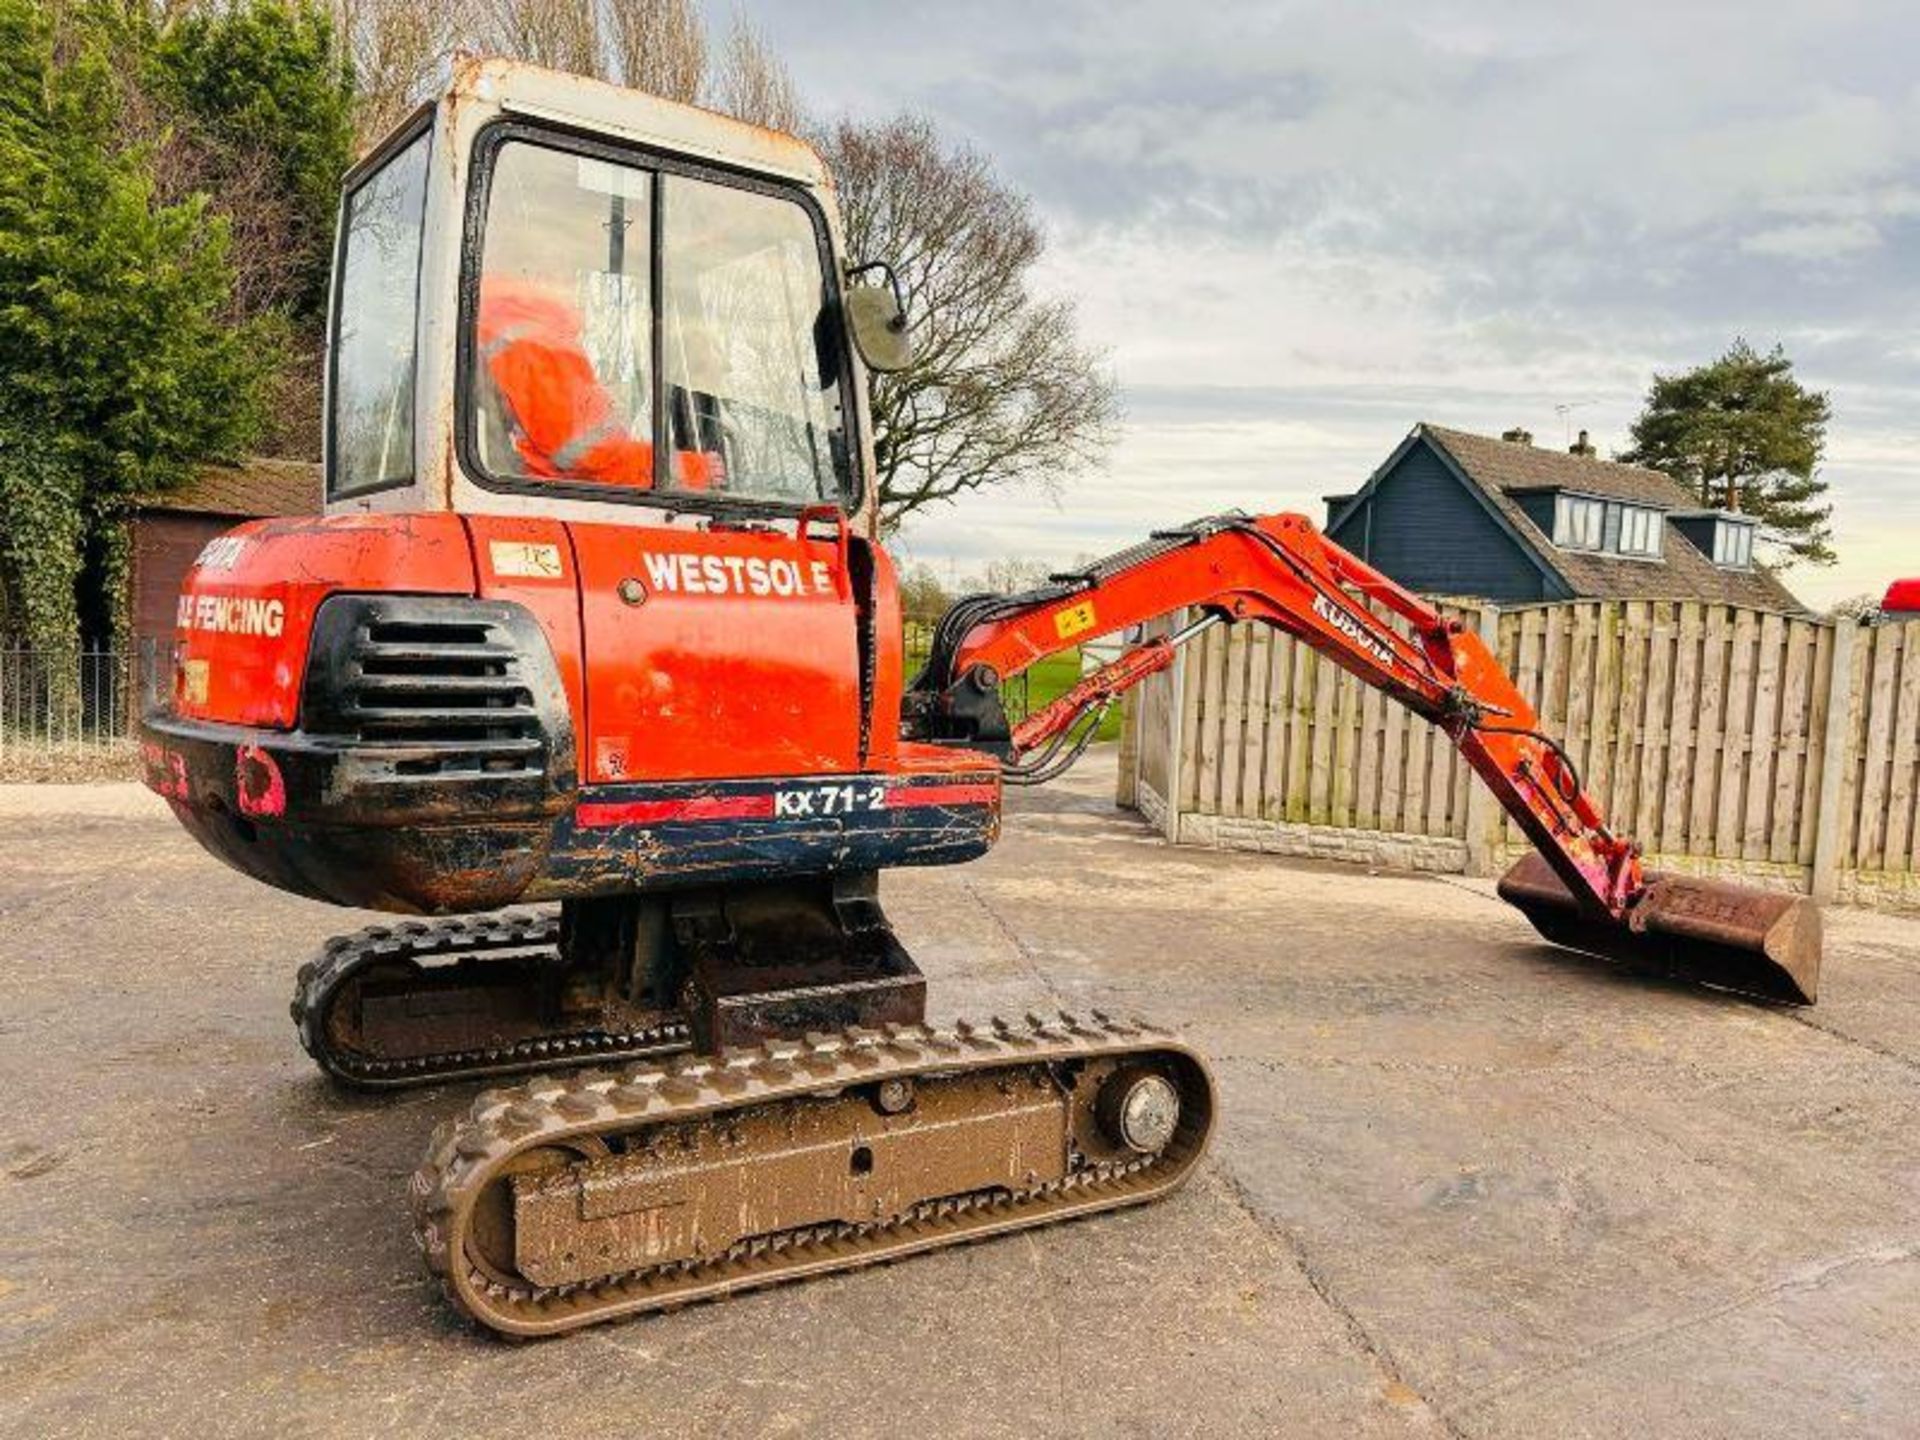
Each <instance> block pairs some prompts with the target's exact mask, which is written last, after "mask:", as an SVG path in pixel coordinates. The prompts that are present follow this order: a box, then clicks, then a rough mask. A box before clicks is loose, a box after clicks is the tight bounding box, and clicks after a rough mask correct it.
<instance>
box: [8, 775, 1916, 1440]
mask: <svg viewBox="0 0 1920 1440" xmlns="http://www.w3.org/2000/svg"><path fill="white" fill-rule="evenodd" d="M1111 763H1112V762H1111V758H1110V756H1108V757H1104V758H1097V759H1095V760H1091V761H1089V763H1088V765H1087V766H1086V767H1084V770H1085V773H1083V774H1077V775H1076V776H1075V777H1073V778H1072V779H1070V780H1069V781H1068V782H1066V783H1065V784H1064V785H1062V786H1056V787H1054V788H1053V789H1050V790H1047V791H1042V792H1038V793H1030V794H1020V795H1018V796H1017V797H1016V798H1015V800H1014V801H1013V802H1012V813H1011V814H1010V816H1009V820H1008V825H1007V834H1006V837H1005V839H1004V840H1003V842H1002V843H1001V845H1000V847H999V848H998V849H997V850H996V851H995V852H994V853H993V854H992V855H991V856H989V857H988V858H987V859H985V860H983V861H981V862H979V863H977V864H974V865H971V866H962V867H957V868H952V869H946V870H927V871H914V872H897V873H894V874H891V875H889V876H888V877H887V879H886V881H885V883H884V886H883V895H884V898H885V900H886V902H887V905H888V909H889V911H890V913H891V914H892V916H893V918H894V921H895V923H896V925H897V927H898V929H899V931H900V933H901V935H902V938H903V939H904V940H905V941H906V943H907V945H908V948H909V949H911V950H912V951H913V952H914V954H915V956H916V958H917V959H918V960H919V962H920V964H921V966H922V968H923V969H924V970H925V971H926V972H927V974H928V977H929V980H930V982H931V987H932V996H933V1000H932V1009H933V1012H934V1015H935V1017H936V1018H938V1019H943V1020H944V1019H950V1018H953V1017H955V1016H966V1017H985V1016H988V1015H991V1014H994V1013H996V1012H997V1013H1003V1014H1020V1013H1023V1012H1025V1011H1028V1010H1038V1009H1045V1008H1066V1009H1069V1010H1076V1009H1084V1008H1090V1007H1099V1008H1103V1009H1106V1010H1109V1011H1114V1012H1119V1013H1136V1012H1137V1013H1141V1014H1145V1015H1148V1016H1150V1017H1152V1018H1153V1019H1155V1020H1157V1021H1159V1022H1161V1023H1162V1024H1165V1025H1167V1026H1169V1027H1171V1028H1174V1029H1176V1030H1178V1031H1180V1032H1181V1033H1182V1034H1184V1035H1185V1036H1186V1037H1187V1038H1188V1039H1189V1040H1191V1041H1192V1042H1194V1043H1195V1044H1196V1045H1198V1046H1199V1047H1200V1048H1201V1049H1202V1050H1203V1051H1205V1052H1206V1053H1207V1054H1208V1055H1209V1056H1211V1058H1212V1061H1213V1064H1214V1067H1215V1070H1216V1074H1217V1076H1218V1079H1219V1082H1220V1086H1221V1091H1222V1099H1223V1107H1224V1113H1223V1118H1222V1121H1221V1125H1220V1131H1219V1134H1218V1137H1217V1139H1216V1141H1215V1144H1214V1147H1213V1149H1212V1151H1211V1153H1210V1154H1209V1155H1208V1157H1207V1158H1206V1160H1205V1161H1204V1162H1203V1163H1202V1165H1201V1168H1200V1170H1199V1173H1198V1176H1197V1178H1196V1179H1195V1180H1194V1181H1193V1182H1192V1183H1191V1184H1190V1185H1189V1186H1187V1187H1186V1188H1185V1189H1184V1190H1182V1191H1180V1192H1179V1193H1177V1194H1176V1195H1175V1196H1173V1197H1172V1198H1170V1199H1168V1200H1165V1201H1163V1202H1161V1203H1158V1204H1155V1205H1151V1206H1147V1207H1144V1208H1141V1209H1138V1210H1134V1211H1130V1212H1126V1213H1123V1214H1118V1215H1112V1216H1107V1217H1101V1218H1095V1219H1090V1220H1086V1221H1082V1222H1078V1223H1074V1224H1070V1225H1066V1226H1063V1227H1059V1228H1056V1229H1052V1230H1043V1231H1038V1232H1033V1233H1030V1234H1027V1235H1023V1236H1018V1237H1014V1238H1009V1239H1005V1240H998V1241H991V1242H987V1243H983V1244H979V1245H974V1246H969V1247H966V1248H963V1249H958V1250H953V1251H948V1252H945V1253H941V1254H937V1255H932V1256H926V1257H922V1258H919V1259H914V1260H909V1261H906V1262H903V1263H900V1264H897V1265H893V1266H888V1267H885V1268H880V1269H874V1270H869V1271H864V1272H860V1273H855V1274H850V1275H844V1276H839V1277H834V1278H830V1279H827V1280H822V1281H816V1282H813V1283H809V1284H803V1285H794V1286H788V1287H785V1288H780V1289H775V1290H770V1291H765V1292H761V1293H758V1294H754V1295H751V1296H747V1297H744V1298H741V1299H736V1300H733V1301H729V1302H727V1303H724V1304H717V1305H704V1306H695V1307H691V1308H688V1309H685V1310H681V1311H678V1312H675V1313H671V1314H667V1315H661V1316H656V1317H652V1318H647V1319H641V1320H637V1321H631V1322H627V1323H621V1324H614V1325H609V1326H605V1327H602V1328H600V1329H597V1330H592V1331H586V1332H582V1333H580V1334H578V1335H575V1336H571V1337H567V1338H562V1339H559V1340H553V1341H545V1342H539V1343H531V1344H509V1343H504V1342H501V1341H497V1340H494V1339H491V1338H488V1337H487V1336H485V1335H483V1334H480V1333H478V1332H476V1331H475V1330H473V1329H472V1328H470V1327H469V1326H467V1325H465V1324H463V1323H462V1322H460V1321H459V1320H458V1319H456V1318H455V1317H454V1316H453V1315H452V1314H451V1313H450V1312H449V1311H448V1310H447V1308H446V1307H445V1305H444V1303H443V1302H442V1300H441V1297H440V1295H439V1292H438V1290H437V1288H436V1287H435V1286H434V1285H433V1284H431V1283H429V1281H428V1279H427V1278H426V1276H425V1274H424V1272H423V1269H422V1267H421V1264H420V1260H419V1257H418V1255H417V1253H416V1252H415V1248H414V1244H413V1240H412V1238H411V1234H410V1230H409V1225H408V1221H407V1217H406V1212H405V1205H404V1186H405V1181H406V1177H407V1174H408V1172H409V1171H410V1170H411V1169H412V1168H413V1166H414V1164H415V1163H416V1162H417V1160H418V1159H419V1156H420V1153H421V1150H422V1148H423V1146H424V1144H425V1141H426V1137H427V1134H428V1132H429V1131H430V1130H431V1129H432V1127H433V1125H434V1123H435V1122H436V1121H437V1120H438V1119H439V1118H441V1117H442V1116H444V1115H447V1114H449V1113H451V1112H452V1111H453V1110H454V1109H455V1108H456V1107H457V1106H459V1105H461V1104H462V1103H463V1102H464V1101H465V1099H466V1098H467V1097H468V1096H469V1095H470V1094H471V1093H472V1090H473V1088H474V1087H461V1086H444V1087H440V1088H437V1089H433V1090H428V1091H423V1092H417V1093H413V1094H409V1095H406V1096H403V1097H401V1098H393V1099H378V1098H366V1097H361V1096H353V1095H347V1094H343V1093H341V1092H339V1091H337V1090H335V1089H333V1088H332V1087H331V1086H329V1085H328V1084H327V1083H325V1082H324V1081H323V1080H322V1079H321V1078H320V1077H319V1076H318V1075H317V1074H316V1073H315V1072H314V1070H313V1069H312V1067H311V1065H310V1064H309V1062H308V1061H307V1060H306V1058H305V1057H304V1056H303V1055H302V1054H301V1052H300V1050H299V1048H298V1045H297V1043H296V1041H295V1039H294V1036H293V1033H292V1029H291V1026H290V1025H289V1023H288V1020H287V1008H286V1007H287V999H288V996H289V994H290V993H291V988H292V983H293V974H294V970H295V968H296V967H297V966H298V964H299V963H300V961H301V960H302V959H304V958H306V957H307V956H308V955H309V954H310V953H311V952H312V951H313V950H314V949H315V948H316V947H317V946H318V945H319V944H320V942H321V941H322V940H323V939H324V938H325V937H326V936H328V935H330V934H333V933H336V932H339V931H342V930H346V929H350V928H353V927H354V926H356V925H358V924H360V923H363V918H364V917H360V916H357V915H354V914H349V913H343V912H340V911H336V910H330V909H328V908H326V907H324V906H321V905H317V904H312V903H308V902H306V901H302V900H298V899H294V898H291V897H289V896H285V895H282V894H279V893H277V892H273V891H270V890H267V889H264V888H262V887H260V886H257V885H255V884H253V883H252V882H250V881H248V880H246V879H244V878H242V877H241V876H239V875H237V874H235V873H233V872H230V871H228V870H226V869H225V868H223V867H222V866H221V865H219V864H218V863H217V862H215V861H214V860H212V859H210V858H208V857H207V856H206V855H204V854H203V853H202V852H201V851H200V850H199V849H198V848H197V847H196V846H195V845H194V844H193V842H192V841H191V840H190V839H189V838H188V837H187V836H186V835H185V833H184V832H182V831H181V830H180V829H179V828H178V827H177V826H176V825H175V823H174V822H173V820H172V818H171V816H169V815H168V813H167V812H166V810H165V808H164V806H163V805H162V804H161V803H160V802H159V801H157V800H154V799H152V798H151V797H149V796H147V795H145V793H144V792H141V791H137V790H134V789H132V788H131V787H87V788H84V789H79V788H76V789H75V790H73V791H71V792H65V791H63V790H61V789H60V788H58V787H40V788H36V789H27V788H15V789H11V790H5V791H0V854H4V856H5V861H6V863H5V864H4V866H0V920H3V921H4V928H0V1433H3V1434H5V1435H8V1436H48V1437H53V1436H90V1435H102V1436H105V1435H114V1436H121V1435H142V1436H145V1435H167V1436H171V1435H195V1436H226V1435H233V1436H254V1435H272V1436H275V1437H277V1440H289V1437H296V1436H310V1435H312V1436H318V1435H352V1436H357V1435H433V1436H440V1435H459V1436H492V1435H501V1436H508V1435H511V1436H538V1437H588V1436H592V1437H599V1436H616V1435H632V1436H655V1435H661V1436H667V1435H673V1436H682V1435H684V1436H705V1435H808V1436H882V1435H889V1436H897V1435H932V1436H940V1435H987V1436H994V1435H1006V1436H1034V1435H1050V1436H1051V1435H1065V1436H1077V1435H1142V1436H1163V1435H1164V1436H1180V1435H1276V1434H1277V1435H1332V1436H1348V1435H1382V1436H1389V1435H1434V1434H1440V1435H1462V1436H1516V1437H1531V1436H1542V1435H1553V1436H1605V1437H1617V1436H1622V1435H1699V1436H1733V1435H1742V1436H1744V1435H1777V1436H1805V1435H1823V1436H1824V1435H1903V1434H1904V1435H1912V1434H1916V1433H1920V1124H1916V1117H1920V920H1915V919H1911V918H1904V919H1903V918H1897V917H1890V916H1884V915H1871V914H1866V913H1863V912H1854V911H1834V912H1831V913H1830V914H1829V916H1828V935H1829V943H1828V950H1827V960H1826V974H1825V984H1824V994H1823V998H1822V1000H1821V1003H1820V1005H1819V1006H1818V1007H1817V1008H1816V1009H1814V1010H1811V1011H1798V1012H1797V1011H1789V1010H1783V1009H1773V1008H1768V1007H1764V1006H1759V1005H1755V1004H1750V1003H1746V1002H1742V1001H1739V1000H1734V999H1730V998H1727V997H1724V996H1718V995H1713V994H1709V993H1705V992H1701V991H1695V990H1689V989H1686V988H1682V987H1679V986H1674V985H1666V984H1659V983H1653V982H1648V981H1644V980H1637V979H1633V978H1630V977H1626V976H1623V975H1621V974H1619V973H1617V972H1615V971H1613V970H1611V969H1609V968H1607V967H1606V966H1604V965H1601V964H1598V963H1594V962H1588V961H1583V960H1580V959H1577V958H1573V957H1568V956H1565V955H1562V954H1559V953H1557V952H1555V951H1553V950H1551V949H1549V948H1548V947H1546V946H1545V945H1543V944H1541V943H1539V942H1538V941H1536V940H1535V939H1534V938H1533V936H1532V933H1531V932H1530V931H1529V930H1528V929H1527V927H1526V925H1525V924H1524V922H1523V921H1522V920H1521V919H1520V917H1519V916H1518V915H1517V914H1515V913H1513V912H1511V911H1509V910H1508V909H1507V908H1506V907H1504V906H1503V905H1501V904H1500V903H1499V902H1498V901H1496V900H1495V899H1494V898H1493V897H1492V893H1491V886H1489V885H1486V884H1483V883H1478V882H1467V881H1458V880H1446V879H1439V878H1433V877H1419V876H1412V875H1398V874H1377V875H1375V874H1368V873H1367V872H1365V871H1362V870H1357V869H1353V868H1350V867H1335V866H1330V865H1309V864H1302V863H1293V862H1287V861H1280V860H1275V859H1272V858H1264V857H1260V856H1256V855H1244V854H1226V853H1212V852H1204V851H1196V850H1170V849H1168V848H1167V847H1166V846H1164V845H1163V844H1162V843H1161V842H1160V840H1159V839H1158V838H1157V837H1156V836H1155V835H1154V834H1153V833H1151V832H1150V831H1149V830H1148V829H1147V828H1146V827H1145V826H1143V825H1142V824H1141V823H1140V822H1139V821H1138V819H1137V818H1135V817H1133V816H1131V815H1128V814H1125V813H1123V812H1119V811H1116V810H1115V809H1114V808H1113V807H1112V806H1111V804H1110V803H1109V802H1108V801H1107V800H1106V799H1105V798H1104V797H1105V796H1107V795H1110V794H1111V793H1112V783H1111V782H1112V773H1111Z"/></svg>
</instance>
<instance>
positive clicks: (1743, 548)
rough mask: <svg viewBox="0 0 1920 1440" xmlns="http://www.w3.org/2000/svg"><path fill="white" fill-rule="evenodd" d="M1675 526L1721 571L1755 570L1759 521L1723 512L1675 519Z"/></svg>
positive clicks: (1701, 513)
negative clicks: (1754, 538) (1755, 538)
mask: <svg viewBox="0 0 1920 1440" xmlns="http://www.w3.org/2000/svg"><path fill="white" fill-rule="evenodd" d="M1673 523H1674V524H1675V525H1677V526H1679V527H1680V533H1681V534H1682V535H1685V536H1686V537H1687V539H1688V540H1689V541H1690V542H1691V543H1692V545H1693V548H1694V549H1696V550H1698V551H1699V552H1700V553H1701V554H1702V555H1705V556H1706V557H1707V558H1708V559H1709V560H1711V561H1713V563H1714V564H1716V565H1718V566H1719V567H1720V568H1721V569H1722V570H1751V569H1752V568H1753V537H1754V536H1755V535H1756V534H1758V533H1759V530H1760V523H1759V522H1758V521H1757V520H1752V519H1749V518H1748V517H1747V516H1745V515H1730V514H1728V513H1727V512H1726V511H1724V510H1694V511H1691V512H1689V513H1688V514H1685V515H1676V516H1674V518H1673Z"/></svg>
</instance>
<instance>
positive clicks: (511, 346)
mask: <svg viewBox="0 0 1920 1440" xmlns="http://www.w3.org/2000/svg"><path fill="white" fill-rule="evenodd" d="M580 331H581V325H580V312H579V310H578V309H576V308H575V307H574V306H573V305H572V304H570V303H568V301H566V300H565V299H563V298H562V297H561V296H560V295H559V294H558V293H556V291H555V290H554V289H553V288H552V287H551V286H547V285H542V284H539V283H538V282H534V281H528V280H522V279H517V278H510V277H506V276H492V275H490V276H486V277H484V278H483V279H482V280H481V282H480V314H479V326H478V332H479V333H478V336H477V339H478V342H479V354H480V361H481V363H482V364H483V365H485V366H486V370H487V376H488V378H489V379H490V380H492V381H493V385H494V388H495V389H496V390H497V391H498V392H499V395H500V398H501V401H502V403H503V404H504V406H505V408H506V410H507V412H508V414H507V419H508V422H509V429H510V430H511V432H512V436H513V447H514V449H515V451H517V452H518V453H519V456H520V461H521V463H522V464H523V465H524V466H525V467H526V473H527V474H529V475H533V476H537V477H539V478H541V479H545V480H586V481H591V482H594V483H597V484H601V485H624V486H628V487H631V488H634V489H642V490H646V489H651V488H652V487H653V444H652V442H651V441H648V440H644V439H641V438H640V437H639V436H637V435H635V434H634V433H633V432H632V431H631V430H629V429H628V428H627V426H626V425H625V423H624V422H622V421H621V419H620V418H619V416H618V415H616V414H615V413H614V408H613V400H612V397H611V396H609V395H608V394H607V390H606V387H605V386H604V385H602V384H601V383H600V377H599V375H598V374H597V373H596V371H595V370H594V365H593V359H592V357H591V356H589V355H588V354H587V351H586V348H585V346H584V345H583V343H582V341H581V333H580ZM725 477H726V468H725V463H724V462H723V460H722V459H721V457H720V456H719V455H718V454H715V453H714V452H712V451H705V450H676V451H674V453H673V482H674V484H675V485H676V486H678V487H679V488H680V489H683V490H713V489H718V488H720V486H721V485H722V484H723V483H724V481H725Z"/></svg>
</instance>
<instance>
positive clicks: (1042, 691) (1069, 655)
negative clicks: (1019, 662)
mask: <svg viewBox="0 0 1920 1440" xmlns="http://www.w3.org/2000/svg"><path fill="white" fill-rule="evenodd" d="M932 641H933V627H932V626H930V625H920V624H914V623H913V622H911V621H910V622H908V625H907V675H908V677H909V678H911V677H912V675H913V674H914V672H915V671H917V670H918V669H919V668H920V666H921V664H922V663H923V662H924V661H925V660H926V658H927V648H928V646H929V645H931V644H932ZM1079 679H1080V651H1079V650H1078V649H1077V648H1076V649H1073V650H1067V651H1064V652H1062V653H1061V654H1059V655H1054V656H1052V657H1050V658H1048V659H1046V660H1042V661H1041V662H1040V663H1039V664H1038V665H1035V666H1033V667H1032V668H1030V669H1029V670H1027V671H1026V673H1025V674H1023V675H1021V676H1019V677H1018V678H1016V679H1015V680H1014V681H1013V683H1012V684H1010V685H1008V686H1007V687H1006V691H1005V694H1004V697H1003V698H1004V699H1005V701H1006V706H1007V714H1008V716H1009V717H1010V718H1011V719H1014V720H1019V719H1021V718H1022V717H1024V716H1027V715H1031V714H1032V713H1033V712H1034V711H1035V710H1038V709H1039V708H1040V707H1041V706H1042V705H1045V704H1047V703H1049V702H1050V701H1052V700H1055V699H1057V698H1058V697H1059V696H1061V695H1063V694H1065V693H1066V692H1067V691H1068V690H1070V689H1072V688H1073V686H1074V684H1075V683H1076V682H1077V681H1078V680H1079ZM1098 738H1099V739H1101V740H1118V739H1119V738H1120V707H1119V706H1118V705H1116V706H1114V707H1113V709H1112V710H1111V711H1110V712H1109V713H1108V715H1107V718H1106V719H1105V720H1102V721H1101V722H1100V734H1099V737H1098Z"/></svg>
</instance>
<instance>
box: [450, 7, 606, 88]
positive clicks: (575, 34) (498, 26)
mask: <svg viewBox="0 0 1920 1440" xmlns="http://www.w3.org/2000/svg"><path fill="white" fill-rule="evenodd" d="M466 38H467V40H468V42H469V43H470V44H473V45H477V46H478V48H480V49H482V50H486V51H492V52H494V53H496V54H501V55H511V56H514V57H515V58H516V59H520V60H531V61H532V62H533V63H534V64H536V65H545V66H547V67H549V68H550V69H554V70H570V71H572V72H573V73H574V74H576V75H601V74H604V73H605V70H606V61H607V59H608V56H607V53H606V51H605V49H604V47H603V46H602V45H601V35H600V15H599V11H598V9H597V8H596V6H595V3H594V0H476V3H475V6H474V11H473V14H472V15H471V17H470V18H469V21H468V26H467V31H466Z"/></svg>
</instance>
